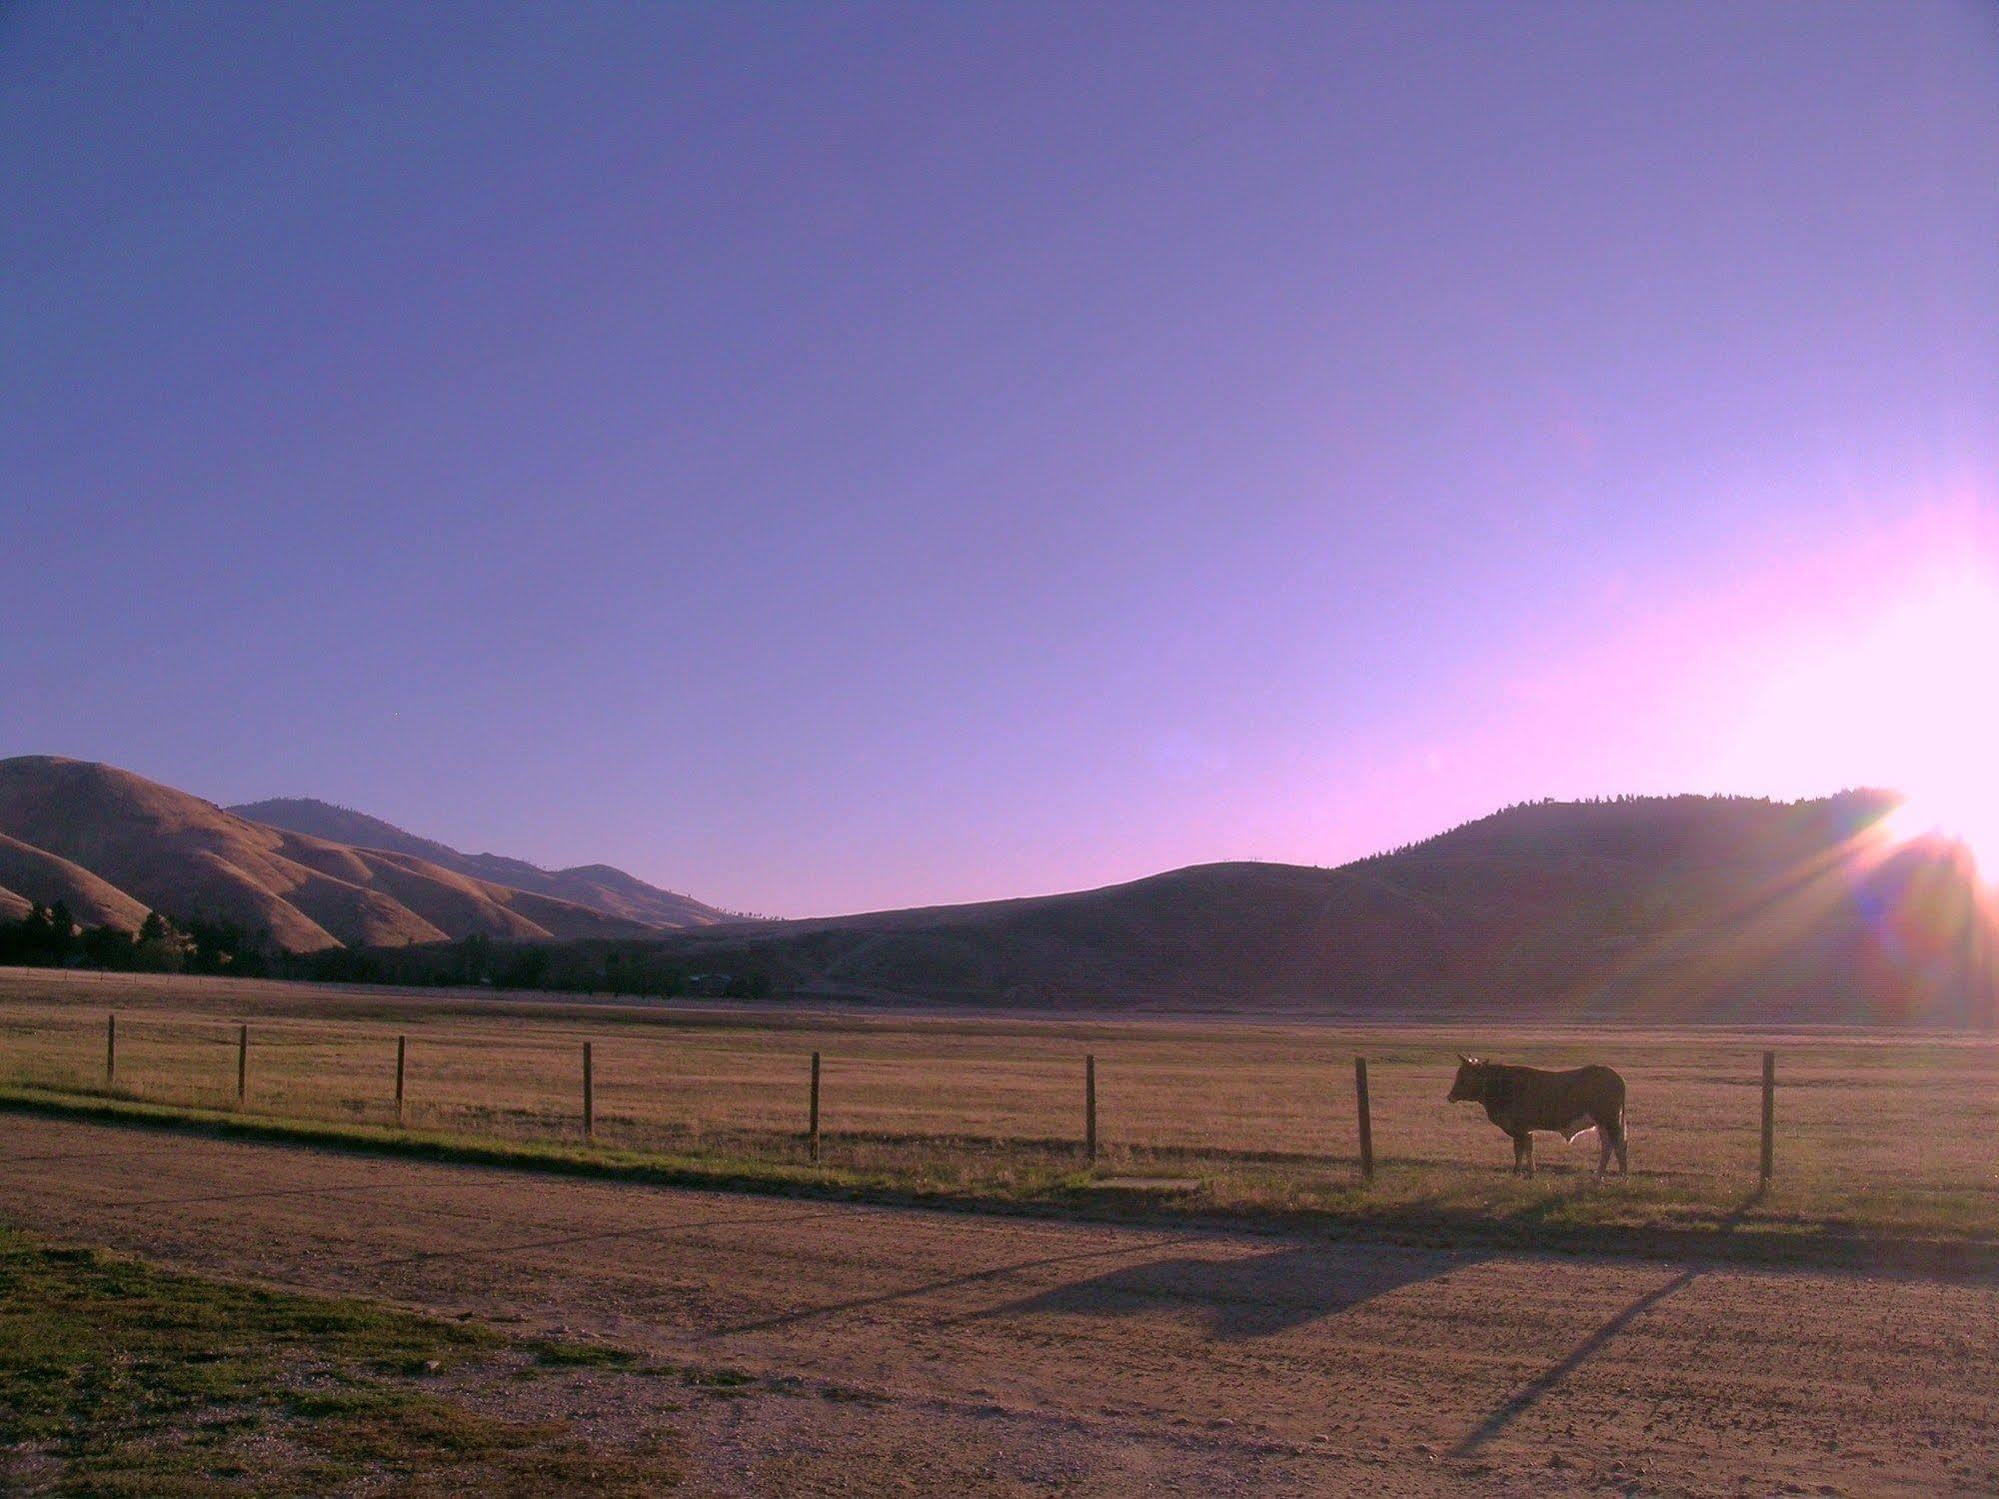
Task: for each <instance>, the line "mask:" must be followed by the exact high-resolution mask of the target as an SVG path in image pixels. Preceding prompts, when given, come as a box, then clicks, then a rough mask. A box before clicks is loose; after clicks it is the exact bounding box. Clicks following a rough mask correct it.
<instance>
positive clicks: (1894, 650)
mask: <svg viewBox="0 0 1999 1499" xmlns="http://www.w3.org/2000/svg"><path fill="white" fill-rule="evenodd" d="M1995 656H1999V582H1995V580H1994V579H1992V578H1991V577H1990V576H1987V575H1983V574H1979V575H1976V576H1962V577H1956V578H1953V579H1951V580H1950V581H1948V582H1947V583H1944V584H1943V585H1941V586H1939V587H1937V588H1935V589H1934V590H1933V591H1929V592H1926V593H1925V594H1923V595H1922V596H1920V597H1918V598H1915V599H1912V600H1911V601H1910V602H1909V603H1908V604H1907V605H1906V606H1904V607H1903V608H1901V609H1898V610H1896V611H1894V612H1893V613H1891V614H1890V615H1889V616H1887V617H1886V618H1885V619H1883V620H1882V621H1881V622H1880V624H1879V626H1878V627H1877V629H1876V630H1875V631H1874V632H1873V633H1872V634H1871V635H1870V636H1869V637H1868V638H1867V639H1866V640H1865V641H1864V642H1863V645H1862V650H1861V651H1860V653H1859V656H1858V659H1857V660H1856V661H1855V662H1854V663H1853V665H1854V666H1856V667H1857V668H1859V669H1858V670H1857V671H1856V672H1855V673H1854V677H1855V682H1854V685H1855V686H1856V687H1861V686H1862V684H1863V683H1864V684H1865V686H1864V689H1863V690H1864V692H1865V694H1866V698H1865V701H1864V704H1863V708H1862V712H1861V715H1860V730H1859V735H1858V738H1859V745H1858V746H1857V747H1858V748H1860V749H1861V750H1862V751H1863V752H1864V753H1865V755H1866V757H1867V760H1868V762H1869V763H1870V764H1871V765H1873V766H1875V767H1878V772H1877V774H1876V775H1875V776H1872V777H1866V778H1867V779H1876V780H1877V781H1878V782H1885V783H1886V784H1888V785H1890V786H1892V787H1894V788H1895V789H1896V790H1898V791H1900V792H1902V793H1903V795H1904V796H1905V797H1906V800H1905V801H1904V802H1903V803H1902V805H1901V806H1899V807H1898V808H1896V810H1895V811H1894V812H1893V813H1892V814H1890V816H1889V818H1888V819H1887V820H1886V822H1885V823H1884V824H1883V826H1884V828H1885V829H1886V830H1887V831H1888V832H1889V833H1891V834H1892V835H1894V836H1896V837H1900V838H1918V837H1931V836H1934V837H1944V838H1949V839H1952V840H1955V841H1957V842H1959V843H1962V844H1963V845H1964V846H1965V847H1966V848H1967V849H1968V850H1969V851H1970V853H1971V855H1972V857H1973V858H1974V859H1975V860H1976V861H1977V862H1978V864H1979V867H1980V868H1981V869H1982V870H1983V871H1985V873H1986V875H1987V877H1988V878H1989V877H1991V876H1992V875H1994V874H1999V686H1995V681H1994V678H1995V671H1994V665H1995V659H1994V658H1995ZM1856 779H1863V778H1862V777H1856Z"/></svg>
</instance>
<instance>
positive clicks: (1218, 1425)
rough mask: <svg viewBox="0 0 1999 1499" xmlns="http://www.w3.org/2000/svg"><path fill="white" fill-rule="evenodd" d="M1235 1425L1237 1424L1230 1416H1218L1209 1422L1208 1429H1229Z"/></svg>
mask: <svg viewBox="0 0 1999 1499" xmlns="http://www.w3.org/2000/svg"><path fill="white" fill-rule="evenodd" d="M1233 1425H1235V1422H1234V1421H1233V1420H1231V1419H1230V1418H1229V1417H1227V1416H1217V1417H1215V1419H1214V1420H1212V1421H1210V1422H1209V1423H1208V1429H1209V1430H1210V1431H1227V1430H1228V1429H1229V1428H1230V1427H1231V1426H1233Z"/></svg>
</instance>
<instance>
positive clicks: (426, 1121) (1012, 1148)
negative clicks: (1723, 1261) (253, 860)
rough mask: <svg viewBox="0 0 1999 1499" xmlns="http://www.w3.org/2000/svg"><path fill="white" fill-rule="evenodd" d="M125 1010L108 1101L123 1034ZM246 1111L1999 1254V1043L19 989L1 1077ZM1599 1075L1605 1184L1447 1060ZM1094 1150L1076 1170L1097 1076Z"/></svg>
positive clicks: (159, 989)
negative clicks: (1987, 1247)
mask: <svg viewBox="0 0 1999 1499" xmlns="http://www.w3.org/2000/svg"><path fill="white" fill-rule="evenodd" d="M114 1010H115V1011H116V1012H117V1015H118V1032H117V1067H116V1075H115V1077H114V1078H113V1079H111V1080H110V1081H109V1082H108V1083H107V1080H106V1076H105V1061H106V1057H105V1043H106V1035H105V1020H106V1016H107V1014H108V1013H110V1012H112V1011H114ZM240 1024H247V1025H248V1027H249V1035H250V1041H249V1050H248V1071H247V1088H246V1094H245V1097H244V1100H243V1102H242V1104H241V1107H242V1108H243V1109H244V1110H245V1111H246V1112H248V1113H252V1114H258V1115H270V1116H277V1117H283V1118H296V1119H312V1120H329V1121H339V1122H346V1123H373V1124H385V1125H393V1124H395V1123H396V1109H395V1068H396V1052H397V1039H398V1037H407V1046H408V1049H407V1075H406V1080H405V1081H406V1102H405V1113H404V1118H403V1123H404V1124H405V1125H406V1126H408V1127H409V1128H412V1129H422V1130H426V1131H439V1132H447V1133H452V1134H458V1135H468V1136H479V1137H491V1138H500V1139H511V1140H530V1141H551V1140H563V1141H580V1140H581V1139H582V1137H583V1076H582V1073H583V1068H582V1057H583V1049H584V1044H585V1043H586V1042H588V1043H589V1044H590V1047H591V1052H592V1059H593V1074H594V1076H593V1085H594V1115H595V1133H594V1142H595V1144H597V1145H598V1146H602V1147H614V1148H619V1149H623V1150H629V1151H638V1152H658V1153H661V1154H671V1155H675V1156H679V1157H693V1158H697V1159H711V1160H714V1161H717V1162H729V1163H738V1164H750V1165H754V1164H756V1163H787V1164H793V1165H796V1164H800V1163H803V1162H805V1160H806V1152H807V1136H806V1125H807V1109H808V1078H809V1058H810V1055H811V1053H812V1052H814V1051H817V1052H819V1053H820V1054H821V1056H822V1059H823V1062H822V1098H821V1128H822V1135H823V1138H822V1152H821V1162H822V1164H823V1166H824V1167H825V1168H826V1169H827V1170H828V1171H829V1172H842V1173H848V1174H850V1175H858V1176H861V1177H865V1178H867V1179H869V1180H871V1181H875V1182H880V1183H887V1184H890V1185H893V1184H897V1183H901V1184H906V1185H910V1186H921V1187H930V1188H937V1187H943V1188H948V1189H952V1190H957V1191H964V1192H971V1193H977V1194H989V1195H991V1196H993V1197H995V1198H998V1199H1019V1198H1031V1197H1038V1196H1044V1195H1047V1194H1049V1193H1051V1192H1059V1191H1062V1190H1067V1189H1071V1188H1074V1187H1076V1186H1079V1185H1082V1184H1084V1183H1086V1182H1087V1181H1088V1180H1090V1179H1092V1177H1093V1178H1094V1179H1097V1180H1102V1179H1105V1178H1122V1177H1131V1176H1144V1177H1154V1176H1156V1177H1168V1178H1175V1179H1180V1180H1182V1181H1184V1182H1192V1183H1194V1184H1195V1185H1194V1186H1192V1187H1190V1188H1182V1189H1181V1191H1180V1194H1179V1195H1180V1197H1181V1199H1182V1200H1183V1201H1187V1202H1190V1203H1191V1204H1192V1205H1196V1206H1208V1207H1213V1208H1217V1209H1225V1210H1236V1211H1252V1212H1253V1211H1258V1210H1269V1211H1284V1212H1290V1211H1313V1210H1324V1211H1328V1212H1331V1213H1334V1214H1335V1215H1339V1216H1355V1215H1358V1216H1360V1217H1364V1218H1370V1219H1385V1218H1394V1219H1399V1220H1400V1221H1402V1222H1403V1223H1405V1224H1412V1223H1414V1224H1420V1223H1421V1222H1423V1221H1426V1220H1428V1221H1434V1222H1435V1223H1437V1224H1440V1225H1441V1224H1445V1223H1448V1222H1449V1221H1452V1220H1461V1219H1462V1218H1463V1217H1464V1216H1465V1215H1479V1214H1492V1215H1495V1216H1498V1217H1503V1218H1507V1219H1511V1220H1514V1221H1529V1222H1547V1223H1549V1224H1552V1225H1569V1226H1588V1225H1602V1226H1606V1227H1612V1226H1615V1227H1624V1228H1659V1229H1673V1228H1680V1229H1687V1230H1692V1231H1712V1230H1716V1229H1721V1228H1727V1229H1729V1230H1735V1229H1741V1230H1745V1231H1749V1230H1755V1229H1758V1228H1761V1229H1765V1230H1769V1229H1783V1230H1791V1231H1799V1232H1841V1233H1894V1234H1898V1235H1924V1236H1943V1237H1971V1238H1979V1239H1985V1238H1995V1237H1999V1046H1995V1044H1994V1043H1993V1042H1992V1041H1991V1040H1989V1039H1985V1038H1979V1037H1969V1036H1963V1035H1948V1034H1911V1033H1903V1032H1890V1031H1857V1030H1799V1031H1769V1032H1764V1031H1757V1030H1750V1029H1742V1028H1732V1027H1731V1028H1701V1027H1648V1026H1629V1027H1623V1026H1614V1025H1588V1026H1581V1025H1567V1024H1558V1023H1538V1024H1536V1023H1496V1022H1493V1021H1489V1020H1480V1021H1468V1022H1462V1023H1443V1022H1430V1021H1425V1022H1409V1023H1400V1024H1365V1023H1331V1022H1328V1023H1311V1022H1299V1021H1296V1020H1288V1021H1276V1020H1272V1021H1254V1020H1234V1021H1221V1020H1210V1019H1199V1018H1185V1017H1180V1018H1176V1017H1157V1018H1111V1019H1096V1018H1076V1017H1070V1018H1061V1019H1051V1018H1046V1017H1039V1016H1024V1015H1006V1016H995V1017H991V1018H983V1017H975V1016H968V1015H943V1014H918V1013H908V1014H904V1013H881V1012H870V1013H861V1012H829V1011H807V1010H793V1011H787V1010H785V1009H784V1008H782V1007H777V1006H772V1007H763V1008H754V1009H752V1008H739V1007H725V1006H721V1005H713V1006H698V1005H684V1006H681V1007H678V1008H673V1009H666V1008H641V1007H636V1006H613V1005H601V1004H589V1003H564V1002H561V1001H559V1000H555V999H552V998H543V999H537V1000H536V1001H534V1002H531V1003H519V1004H516V1003H512V1002H496V1001H493V1000H490V999H483V998H476V997H472V998H467V997H457V996H452V995H449V994H432V993H424V992H421V991H418V992H393V993H392V992H382V991H372V990H366V989H345V988H331V987H324V988H322V987H311V986H303V985H291V984H255V983H242V982H217V981H199V980H187V979H183V980H166V981H163V980H161V979H158V978H156V977H148V978H143V979H142V978H138V977H121V978H95V979H89V980H80V979H78V978H77V977H76V976H63V977H50V976H47V975H40V976H37V975H33V974H28V973H19V974H14V975H6V976H0V1081H4V1082H8V1083H16V1084H28V1085H33V1086H37V1087H42V1088H49V1089H55V1090H60V1091H66V1092H79V1093H97V1092H111V1093H114V1094H117V1095H119V1096H125V1097H135V1098H140V1099H146V1100H151V1101H156V1102H163V1103H176V1104H187V1105H197V1106H203V1107H211V1108H236V1107H238V1103H237V1094H236V1090H237V1062H238V1052H237V1046H238V1036H239V1031H238V1026H239V1025H240ZM1766 1048H1768V1049H1773V1050H1774V1051H1775V1052H1776V1054H1777V1077H1778V1087H1777V1093H1776V1174H1775V1189H1774V1190H1773V1191H1772V1192H1770V1193H1768V1194H1766V1195H1764V1196H1762V1197H1761V1198H1756V1196H1755V1190H1756V1186H1757V1176H1758V1151H1759V1141H1760V1123H1761V1092H1760V1070H1761V1057H1762V1053H1763V1051H1764V1050H1765V1049H1766ZM1458 1050H1466V1051H1477V1052H1479V1053H1481V1054H1484V1055H1489V1056H1493V1057H1496V1058H1500V1059H1504V1060H1509V1061H1518V1062H1526V1063H1530V1064H1533V1065H1539V1066H1547V1067H1565V1066H1573V1065H1578V1064H1580V1063H1582V1062H1585V1061H1601V1062H1607V1063H1609V1064H1610V1065H1612V1066H1615V1067H1616V1068H1618V1069H1619V1071H1621V1072H1622V1073H1623V1074H1624V1076H1625V1078H1626V1080H1627V1082H1628V1084H1629V1087H1630V1104H1629V1119H1630V1130H1631V1142H1632V1144H1631V1161H1632V1168H1633V1170H1632V1177H1631V1179H1630V1180H1629V1181H1622V1182H1619V1181H1613V1182H1610V1183H1607V1184H1605V1185H1603V1186H1601V1187H1599V1186H1596V1185H1594V1184H1592V1183H1591V1181H1590V1179H1589V1170H1590V1168H1591V1167H1592V1166H1593V1165H1594V1162H1595V1158H1596V1148H1595V1142H1594V1138H1593V1137H1592V1136H1584V1137H1583V1138H1582V1139H1580V1140H1578V1141H1576V1142H1575V1143H1574V1144H1573V1145H1564V1144H1563V1143H1562V1142H1561V1141H1560V1140H1559V1139H1558V1138H1556V1137H1552V1136H1543V1137H1541V1143H1540V1146H1539V1151H1538V1155H1539V1159H1540V1164H1541V1167H1542V1174H1541V1175H1540V1176H1539V1177H1537V1178H1536V1179H1535V1180H1534V1181H1533V1182H1531V1183H1530V1182H1524V1181H1519V1180H1516V1179H1513V1178H1511V1177H1510V1176H1509V1174H1508V1171H1507V1167H1508V1165H1509V1164H1510V1160H1511V1151H1510V1147H1509V1146H1508V1145H1507V1142H1506V1140H1505V1139H1504V1137H1503V1136H1502V1135H1501V1134H1500V1133H1499V1132H1498V1131H1497V1130H1496V1129H1494V1128H1493V1127H1492V1125H1491V1124H1489V1123H1488V1122H1487V1121H1486V1119H1485V1118H1484V1116H1483V1114H1482V1113H1481V1112H1480V1111H1479V1110H1478V1109H1477V1108H1476V1107H1474V1106H1472V1105H1457V1106H1452V1105H1448V1104H1446V1103H1445V1101H1444V1095H1445V1092H1446V1090H1447V1089H1448V1087H1449V1085H1450V1080H1451V1074H1452V1070H1453V1067H1454V1054H1455V1052H1456V1051H1458ZM1086 1055H1094V1056H1095V1058H1096V1062H1097V1084H1098V1097H1097V1110H1098V1128H1099V1136H1100V1147H1101V1148H1100V1153H1099V1158H1098V1160H1097V1162H1096V1165H1095V1168H1094V1171H1093V1172H1092V1171H1090V1169H1089V1168H1088V1166H1087V1163H1086V1162H1085V1160H1084V1159H1083V1153H1082V1141H1083V1133H1084V1058H1085V1056H1086ZM1357 1055H1364V1056H1365V1057H1367V1059H1368V1062H1369V1069H1370V1082H1371V1094H1372V1119H1373V1139H1374V1153H1375V1161H1376V1178H1375V1180H1374V1182H1373V1183H1372V1184H1371V1185H1368V1186H1365V1187H1363V1186H1362V1184H1361V1183H1360V1181H1359V1170H1358V1147H1357V1130H1356V1120H1355V1101H1354V1077H1353V1059H1354V1057H1355V1056H1357Z"/></svg>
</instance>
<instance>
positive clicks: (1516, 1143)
mask: <svg viewBox="0 0 1999 1499" xmlns="http://www.w3.org/2000/svg"><path fill="white" fill-rule="evenodd" d="M1512 1138H1513V1174H1514V1175H1515V1176H1518V1175H1519V1174H1520V1136H1518V1135H1514V1136H1513V1137H1512Z"/></svg>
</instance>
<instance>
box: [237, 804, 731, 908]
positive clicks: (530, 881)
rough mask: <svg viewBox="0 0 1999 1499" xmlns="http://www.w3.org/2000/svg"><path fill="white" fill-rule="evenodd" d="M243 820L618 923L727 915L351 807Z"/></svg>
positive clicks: (278, 808) (639, 885)
mask: <svg viewBox="0 0 1999 1499" xmlns="http://www.w3.org/2000/svg"><path fill="white" fill-rule="evenodd" d="M228 810H229V811H231V812H233V813H235V814H236V815H237V816H239V817H245V818H248V819H249V820H250V821H252V822H260V823H263V824H265V825H266V826H268V827H274V828H279V829H282V830H284V831H286V832H292V833H302V834H305V835H307V836H309V837H313V838H320V839H324V840H327V841H329V842H334V843H346V844H351V845H353V846H354V847H357V848H365V849H381V850H385V851H388V852H391V853H399V854H408V855H412V856H414V857H415V858H418V859H421V860H423V861H424V862H425V863H427V864H432V865H435V866H437V867H438V868H440V869H448V870H451V871H453V872H454V873H456V874H461V875H466V876H469V877H470V878H472V879H475V880H481V881H484V882H486V883H488V884H497V885H505V886H508V887H509V888H511V889H515V890H525V891H528V892H531V893H533V894H536V895H542V896H547V897H549V898H551V899H554V900H560V901H566V902H569V903H570V904H572V905H579V906H585V907H587V908H589V909H590V910H593V911H597V912H600V913H602V914H603V915H606V916H613V917H616V918H618V919H619V920H621V921H631V922H637V923H639V924H641V925H644V926H654V927H665V928H675V927H690V926H709V925H712V924H714V923H716V922H719V921H723V920H726V919H727V918H726V916H725V915H724V913H723V912H721V911H719V910H717V909H716V908H715V907H714V906H710V905H704V904H703V903H702V902H700V901H698V900H695V899H694V898H693V897H692V896H687V895H681V894H679V893H678V892H677V891H672V890H661V889H660V888H658V887H657V886H655V885H648V884H647V883H646V882H645V881H644V880H641V879H637V878H635V877H634V876H632V875H629V874H626V873H625V872H624V871H623V870H622V869H613V868H612V867H611V866H610V865H608V864H581V865H578V866H576V867H575V868H573V869H543V868H541V867H540V866H539V865H536V864H530V863H528V862H527V861H526V860H525V859H514V858H509V857H507V856H506V855H504V854H467V853H461V852H459V851H458V850H457V849H455V848H452V847H450V846H449V845H448V844H443V843H439V842H437V841H436V840H435V839H431V838H422V837H419V836H417V835H416V834H415V833H410V832H406V831H404V830H403V829H402V828H399V827H397V826H396V825H395V824H394V823H390V822H384V821H382V820H381V819H380V818H379V817H370V816H368V815H367V814H366V813H365V812H356V811H355V810H354V809H353V808H351V807H338V806H335V805H333V804H332V803H331V802H323V801H319V800H316V799H315V798H313V797H274V798H272V799H270V800H268V801H261V802H245V803H243V804H241V805H240V806H233V807H230V808H229V809H228Z"/></svg>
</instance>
